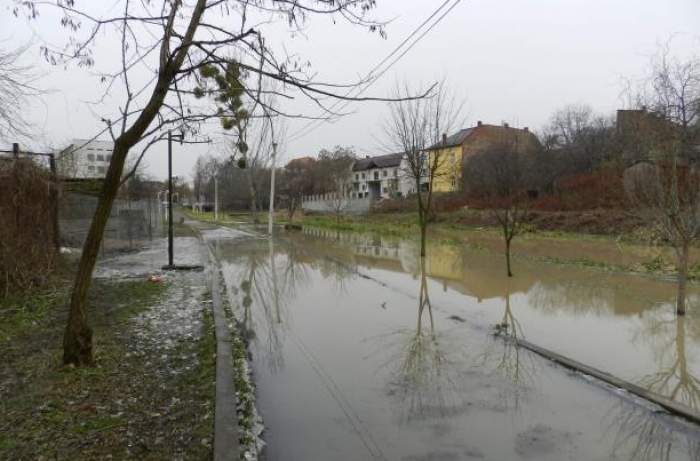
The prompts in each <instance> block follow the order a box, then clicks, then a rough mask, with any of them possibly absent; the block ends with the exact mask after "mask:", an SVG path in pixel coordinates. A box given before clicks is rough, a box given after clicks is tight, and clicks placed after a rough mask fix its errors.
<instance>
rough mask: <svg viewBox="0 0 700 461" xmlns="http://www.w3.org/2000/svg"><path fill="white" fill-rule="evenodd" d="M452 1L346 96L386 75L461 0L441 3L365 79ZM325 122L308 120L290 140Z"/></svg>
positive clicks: (345, 102) (366, 87)
mask: <svg viewBox="0 0 700 461" xmlns="http://www.w3.org/2000/svg"><path fill="white" fill-rule="evenodd" d="M450 1H454V3H453V4H452V6H450V7H449V8H448V9H447V11H445V12H444V13H443V14H442V15H441V16H440V17H439V18H438V19H437V20H436V21H435V22H433V24H431V25H430V27H428V29H427V30H425V31H424V32H423V33H422V34H421V35H420V36H419V37H418V38H417V39H416V40H414V41H413V43H411V44H410V45H409V46H408V48H407V49H405V50H404V51H403V52H402V53H401V54H400V55H399V56H398V57H396V59H394V60H393V61H392V62H391V63H390V64H389V65H388V66H387V67H386V68H385V69H384V70H382V71H381V72H379V74H377V75H376V76H375V77H373V78H372V79H370V80H369V81H368V82H367V83H366V84H365V85H364V87H363V88H360V87H362V84H360V85H358V86H357V87H355V88H353V89H351V90H349V91H348V92H347V93H345V95H344V96H348V95H349V94H350V93H352V92H353V91H359V93H358V94H357V95H356V96H360V95H361V94H363V93H364V92H365V91H366V90H367V89H368V88H369V87H370V86H372V85H373V84H374V83H376V81H377V80H378V79H379V78H380V77H381V76H382V75H384V74H385V73H386V72H387V71H388V70H389V69H390V68H391V67H393V66H394V65H395V64H396V63H397V62H398V61H399V60H400V59H401V58H402V57H403V56H405V55H406V53H408V51H410V50H411V48H413V47H414V46H415V45H416V43H418V42H419V41H420V40H421V39H422V38H423V37H425V35H426V34H427V33H428V32H430V31H431V30H432V29H433V28H434V27H435V26H436V25H437V24H438V23H439V22H440V21H442V19H443V18H444V17H445V16H447V14H448V13H449V12H450V11H452V10H453V9H454V7H455V6H457V4H458V3H459V2H460V1H461V0H446V1H445V2H444V3H443V4H442V5H440V6H439V7H438V8H437V9H436V10H435V11H434V12H433V13H432V14H431V15H430V16H429V17H428V18H427V19H426V20H425V21H423V22H422V23H421V24H420V25H419V26H418V27H417V28H415V29H414V30H413V32H411V34H409V36H408V37H406V38H405V39H404V40H403V41H402V42H401V43H400V44H399V45H398V46H397V47H396V48H394V50H393V51H392V52H391V53H390V54H389V55H388V56H386V57H385V58H384V59H382V61H381V62H380V63H379V64H377V65H376V66H375V67H374V68H373V69H372V70H370V71H369V72H368V73H367V75H366V76H365V79H367V78H368V77H369V76H371V75H372V74H373V73H374V72H375V71H377V70H378V69H379V68H380V67H381V66H382V65H383V64H384V63H386V62H387V61H388V60H389V59H391V57H392V56H394V55H395V54H396V53H397V52H398V51H399V50H400V49H401V48H402V47H403V46H404V45H405V44H406V43H408V42H409V40H410V39H411V38H413V37H414V36H415V35H416V34H417V33H418V32H419V31H420V30H421V29H422V28H423V27H424V26H425V25H426V24H428V23H429V22H430V20H431V19H433V18H434V17H435V16H436V15H437V14H438V13H439V12H440V10H442V9H443V8H444V7H445V6H447V4H448V3H449V2H450ZM351 102H353V101H340V100H338V101H336V102H335V103H334V104H333V105H331V106H330V107H329V109H328V110H329V111H330V110H332V109H334V108H335V107H336V106H338V105H339V104H342V106H341V110H342V109H343V108H345V107H347V106H348V105H349V104H350V103H351ZM324 122H325V120H313V121H311V122H308V123H307V124H306V125H305V126H303V127H301V128H300V129H299V130H297V131H296V132H294V133H292V134H291V135H290V137H289V138H288V141H294V140H296V139H299V138H300V137H302V136H305V135H307V134H309V133H310V132H312V131H314V130H315V129H316V128H318V127H320V126H321V125H322V124H323V123H324Z"/></svg>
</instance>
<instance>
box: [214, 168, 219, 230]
mask: <svg viewBox="0 0 700 461" xmlns="http://www.w3.org/2000/svg"><path fill="white" fill-rule="evenodd" d="M218 220H219V175H218V174H215V175H214V221H218Z"/></svg>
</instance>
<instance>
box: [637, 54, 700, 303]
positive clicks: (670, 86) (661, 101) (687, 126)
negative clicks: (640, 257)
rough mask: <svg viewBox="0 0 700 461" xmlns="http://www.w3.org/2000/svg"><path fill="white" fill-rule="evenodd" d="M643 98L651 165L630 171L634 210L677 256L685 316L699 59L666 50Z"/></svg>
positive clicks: (696, 173) (697, 215)
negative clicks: (685, 58)
mask: <svg viewBox="0 0 700 461" xmlns="http://www.w3.org/2000/svg"><path fill="white" fill-rule="evenodd" d="M649 87H650V88H651V90H649V89H648V87H647V88H643V89H642V90H641V91H640V93H639V97H638V100H639V101H644V102H646V104H645V106H646V108H648V109H649V111H648V112H647V110H644V111H642V114H643V116H644V117H645V119H646V120H647V122H648V123H645V124H644V129H643V130H642V129H640V130H638V131H637V132H636V133H635V136H634V142H636V144H637V146H638V149H639V150H641V151H643V152H644V153H645V157H646V162H645V163H643V164H639V165H637V166H635V167H634V168H631V169H628V170H627V171H626V172H625V178H624V179H625V181H624V183H625V189H626V192H627V195H628V198H629V200H630V203H631V205H632V208H633V211H634V212H635V213H636V214H637V215H638V216H640V217H641V218H642V219H644V220H645V221H646V222H647V223H648V225H649V226H650V227H651V228H652V229H653V230H654V231H655V232H656V234H657V235H658V236H659V237H661V239H662V240H663V241H666V242H668V243H669V245H671V246H672V247H673V248H674V250H675V252H676V268H677V271H678V276H677V279H678V291H677V296H676V313H677V314H678V315H685V310H686V280H687V274H688V256H689V250H690V247H691V245H693V244H694V243H696V242H697V241H698V240H700V188H699V187H698V184H700V164H699V163H698V156H699V155H700V124H699V123H698V121H699V120H700V59H698V58H697V57H693V58H691V60H690V61H680V60H678V59H674V58H672V57H671V56H670V55H669V53H668V49H664V50H663V51H662V53H661V55H660V56H659V57H658V58H657V60H656V61H655V62H654V66H653V72H652V75H651V77H650V80H649Z"/></svg>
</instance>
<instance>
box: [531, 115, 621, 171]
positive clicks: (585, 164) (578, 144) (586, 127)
mask: <svg viewBox="0 0 700 461" xmlns="http://www.w3.org/2000/svg"><path fill="white" fill-rule="evenodd" d="M613 133H614V130H613V122H612V120H611V119H610V118H608V117H604V116H602V115H598V114H596V113H595V112H594V111H593V109H592V108H591V107H590V106H588V105H584V104H569V105H567V106H564V107H563V108H561V109H558V110H557V111H555V112H554V114H553V115H552V116H551V118H550V120H549V123H548V124H547V125H545V126H544V128H543V129H542V133H541V138H542V140H543V144H544V147H545V150H546V151H549V152H552V153H554V154H555V155H554V157H556V161H555V162H553V163H554V164H555V165H556V166H557V170H558V171H557V175H558V176H561V175H564V174H581V173H590V172H592V171H595V170H596V168H598V166H599V165H600V164H601V162H603V161H605V160H607V159H610V158H612V155H613V154H614V153H615V152H616V150H615V145H614V143H613V140H614V138H613ZM551 160H553V159H550V161H551ZM549 167H550V168H551V165H550V166H549Z"/></svg>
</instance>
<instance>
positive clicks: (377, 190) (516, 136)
mask: <svg viewBox="0 0 700 461" xmlns="http://www.w3.org/2000/svg"><path fill="white" fill-rule="evenodd" d="M511 139H512V140H514V141H515V142H514V144H516V145H518V146H519V149H523V150H527V149H532V148H536V147H539V146H540V142H539V140H538V139H537V137H536V136H535V135H534V134H533V133H532V132H531V131H530V130H529V129H528V128H527V127H525V128H514V127H511V126H509V125H508V124H507V123H504V124H503V125H487V124H484V123H482V122H481V121H479V122H477V124H476V126H473V127H470V128H464V129H461V130H459V131H458V132H457V133H454V134H451V135H449V136H448V135H447V133H445V134H444V135H443V137H442V140H440V142H438V143H436V144H434V145H432V146H430V147H429V148H428V149H427V152H426V153H425V155H426V161H425V162H424V164H425V165H426V169H425V171H422V172H421V174H420V175H419V174H414V173H413V170H414V169H415V168H412V167H411V165H408V164H407V159H406V156H405V155H404V154H403V153H396V154H388V155H381V156H377V157H366V158H363V159H360V160H357V161H356V162H355V163H354V164H353V166H352V171H351V173H350V175H351V176H350V178H349V181H348V183H349V189H350V190H349V195H350V198H370V199H374V200H378V199H380V198H394V197H405V196H407V195H410V194H414V193H416V192H417V190H416V187H420V188H421V189H422V190H427V188H428V185H429V180H430V179H429V176H430V175H429V174H428V171H427V166H428V165H429V164H430V162H431V161H434V159H436V158H439V159H440V161H439V164H438V165H436V171H435V174H434V175H433V176H434V178H433V190H434V191H436V192H451V191H457V190H459V189H460V187H461V183H462V172H463V169H464V165H465V162H467V161H468V159H469V158H470V157H473V156H475V155H477V154H479V153H482V152H486V151H487V150H488V149H491V148H493V147H495V146H497V145H498V144H499V143H503V142H504V140H511ZM418 176H420V179H419V181H416V178H417V177H418Z"/></svg>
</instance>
